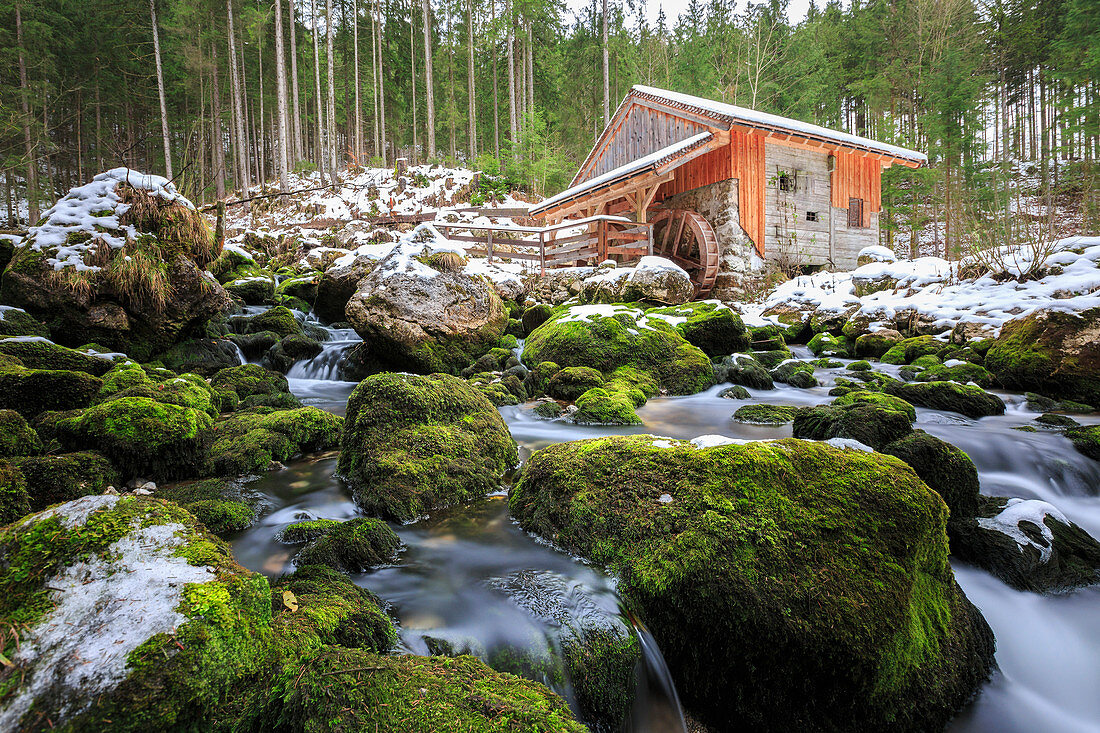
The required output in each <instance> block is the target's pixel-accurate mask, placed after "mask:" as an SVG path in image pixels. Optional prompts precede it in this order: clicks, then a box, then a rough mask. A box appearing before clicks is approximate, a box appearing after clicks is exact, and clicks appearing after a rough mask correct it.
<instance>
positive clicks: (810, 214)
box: [806, 211, 817, 221]
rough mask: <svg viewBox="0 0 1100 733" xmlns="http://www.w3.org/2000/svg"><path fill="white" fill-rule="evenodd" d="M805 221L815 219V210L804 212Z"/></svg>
mask: <svg viewBox="0 0 1100 733" xmlns="http://www.w3.org/2000/svg"><path fill="white" fill-rule="evenodd" d="M806 221H817V212H816V211H807V212H806Z"/></svg>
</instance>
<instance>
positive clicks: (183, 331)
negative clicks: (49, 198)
mask: <svg viewBox="0 0 1100 733" xmlns="http://www.w3.org/2000/svg"><path fill="white" fill-rule="evenodd" d="M220 248H221V243H220V242H218V241H217V240H216V239H215V237H214V235H213V233H212V232H211V231H210V226H209V225H208V224H207V222H206V219H205V218H204V217H203V215H202V214H201V213H199V212H198V211H197V210H196V209H195V207H194V205H192V204H191V202H190V201H188V200H187V199H186V198H184V197H183V196H181V195H180V194H179V193H178V192H177V191H176V190H175V187H174V186H173V185H172V184H171V183H170V182H168V181H167V180H165V179H164V178H161V177H159V176H151V175H146V174H143V173H138V172H137V171H131V170H128V169H126V168H116V169H114V170H111V171H107V172H105V173H100V174H99V175H97V176H95V178H93V179H92V181H91V182H89V183H87V184H85V185H83V186H80V187H78V188H74V189H72V190H71V191H69V192H68V194H66V195H65V196H63V197H62V198H61V199H60V200H59V201H58V202H57V204H55V205H54V206H53V207H52V208H51V209H49V210H48V211H47V212H46V213H45V214H44V215H43V221H42V222H40V223H39V225H38V226H35V227H31V229H30V232H29V233H28V235H27V237H26V238H25V239H23V241H22V242H20V243H19V245H18V246H16V248H15V252H14V255H13V256H12V260H11V263H10V264H9V265H8V267H7V269H6V270H5V271H4V274H3V279H2V286H0V290H2V298H3V302H4V303H7V304H9V305H14V306H17V307H19V308H22V309H23V310H25V311H27V312H28V313H29V314H30V315H32V316H34V317H35V318H37V319H38V320H40V321H42V322H43V323H45V324H46V325H47V326H48V327H49V329H50V333H51V334H52V337H53V338H54V339H55V340H56V341H57V342H58V343H59V344H62V345H65V346H70V347H75V346H79V345H81V344H86V343H89V342H95V343H99V344H103V345H104V346H106V347H107V348H108V349H111V350H114V351H121V352H124V353H126V354H129V355H130V356H132V357H134V358H135V359H140V360H144V359H148V358H149V357H150V356H152V355H153V354H157V353H160V352H163V351H166V350H167V349H169V348H171V346H172V345H173V344H175V343H177V342H179V341H182V340H185V339H187V338H190V337H193V336H195V335H196V334H198V333H199V332H200V331H201V330H202V329H203V328H204V326H205V324H206V322H207V321H208V320H209V319H210V318H212V317H214V316H216V315H218V314H220V313H221V312H223V311H224V310H225V309H226V308H227V307H229V305H230V300H229V297H228V296H227V295H226V293H225V290H224V289H222V286H221V285H220V284H218V282H217V281H216V280H215V279H214V278H213V277H212V276H211V275H210V274H209V273H208V272H207V268H208V267H209V266H210V264H211V263H212V262H213V261H214V260H215V258H216V257H217V256H218V254H219V251H220Z"/></svg>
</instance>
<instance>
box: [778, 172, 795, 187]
mask: <svg viewBox="0 0 1100 733" xmlns="http://www.w3.org/2000/svg"><path fill="white" fill-rule="evenodd" d="M779 190H780V191H794V176H792V175H790V174H788V173H780V174H779Z"/></svg>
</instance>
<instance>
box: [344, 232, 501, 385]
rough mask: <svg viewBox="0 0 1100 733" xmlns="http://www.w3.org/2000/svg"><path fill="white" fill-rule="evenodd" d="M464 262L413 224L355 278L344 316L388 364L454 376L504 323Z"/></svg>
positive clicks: (484, 283) (485, 285) (487, 287)
mask: <svg viewBox="0 0 1100 733" xmlns="http://www.w3.org/2000/svg"><path fill="white" fill-rule="evenodd" d="M417 240H421V241H417ZM423 240H427V241H423ZM464 266H465V260H464V259H463V258H462V256H461V255H460V254H457V252H456V251H455V249H454V248H452V247H450V246H448V245H446V244H445V243H444V241H443V240H441V238H438V235H437V234H435V232H434V229H431V228H430V227H424V226H422V227H418V228H417V230H416V231H415V233H414V235H413V236H412V237H411V238H410V239H408V240H406V241H405V242H402V243H400V244H398V245H397V246H396V247H394V249H393V251H392V252H390V254H389V255H387V256H386V257H385V258H383V259H382V261H381V262H379V264H378V267H376V268H375V269H374V270H373V271H372V272H371V273H370V274H369V275H367V276H366V277H365V278H363V280H361V281H360V282H359V287H358V289H357V290H356V292H355V294H354V295H353V296H352V297H351V300H349V301H348V304H347V307H346V308H345V310H344V312H345V314H346V316H347V320H348V321H349V322H350V323H351V325H352V327H353V328H355V330H356V332H357V333H358V334H359V335H360V336H362V337H363V339H364V340H365V341H366V342H367V343H368V344H370V345H371V350H372V352H373V353H374V354H375V356H377V358H378V359H379V361H381V362H382V363H383V364H385V365H387V366H390V367H391V368H395V369H402V370H408V371H416V372H422V373H433V372H449V373H457V372H458V371H459V370H461V369H464V368H465V367H467V366H469V365H470V364H471V363H473V362H474V360H476V359H477V358H478V357H479V356H481V355H482V354H484V353H485V352H486V351H488V350H489V349H491V348H493V347H494V346H496V345H497V343H498V342H499V341H500V338H501V336H503V335H504V328H505V326H506V325H507V322H508V311H507V310H506V309H505V307H504V302H503V301H502V300H501V299H500V296H499V295H497V292H496V290H495V289H494V288H493V285H492V283H491V282H490V281H489V280H488V278H484V277H477V276H471V275H467V274H465V273H464V272H462V268H463V267H464Z"/></svg>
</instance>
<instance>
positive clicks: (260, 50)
mask: <svg viewBox="0 0 1100 733" xmlns="http://www.w3.org/2000/svg"><path fill="white" fill-rule="evenodd" d="M256 58H257V59H259V62H260V63H259V66H260V69H259V74H258V75H257V76H258V77H259V80H260V119H259V122H258V124H257V125H256V135H257V137H258V139H257V140H256V158H257V160H259V162H260V175H259V179H260V187H261V188H263V187H264V186H265V185H266V184H267V165H266V162H267V161H266V160H265V154H266V151H265V150H264V139H265V138H266V137H267V135H266V134H265V133H264V47H263V44H259V43H258V44H256Z"/></svg>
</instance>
